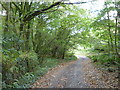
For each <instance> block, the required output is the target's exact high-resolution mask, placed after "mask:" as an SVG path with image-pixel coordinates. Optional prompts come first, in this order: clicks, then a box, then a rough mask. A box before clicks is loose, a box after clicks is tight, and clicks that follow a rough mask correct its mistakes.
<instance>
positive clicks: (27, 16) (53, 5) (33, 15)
mask: <svg viewBox="0 0 120 90" xmlns="http://www.w3.org/2000/svg"><path fill="white" fill-rule="evenodd" d="M83 3H87V2H76V3H62V1H59V2H56V3H54V4H52V5H51V6H49V7H47V8H45V9H41V10H38V11H34V12H33V13H31V14H27V15H26V16H25V17H24V18H23V22H27V21H30V20H31V19H33V18H34V17H35V16H37V15H39V14H41V13H46V12H45V11H47V10H49V9H51V8H53V7H55V6H58V5H60V4H83ZM53 11H55V10H53ZM48 12H49V11H48Z"/></svg>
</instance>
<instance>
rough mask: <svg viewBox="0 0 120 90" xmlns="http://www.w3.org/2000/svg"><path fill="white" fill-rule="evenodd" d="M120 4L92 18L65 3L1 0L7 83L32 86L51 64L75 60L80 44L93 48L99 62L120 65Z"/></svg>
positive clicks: (112, 5) (83, 11)
mask: <svg viewBox="0 0 120 90" xmlns="http://www.w3.org/2000/svg"><path fill="white" fill-rule="evenodd" d="M80 4H82V3H80ZM119 4H120V2H108V3H105V7H104V9H103V10H101V11H100V12H99V14H98V16H97V17H91V14H90V13H88V12H87V11H86V10H85V9H82V8H78V7H77V6H75V5H70V4H65V3H64V2H54V3H53V2H1V5H2V11H3V12H5V15H1V16H2V31H3V35H2V50H1V52H2V61H1V62H2V74H3V76H2V81H3V82H2V85H3V87H4V88H6V87H12V88H13V87H15V88H26V87H30V84H31V83H33V82H34V81H35V80H36V79H37V78H38V77H39V76H41V75H43V74H44V73H45V72H46V71H47V70H48V69H49V68H51V67H54V66H55V65H58V64H59V63H61V62H63V61H69V60H75V59H76V58H75V56H74V53H73V50H74V49H77V47H78V45H80V46H82V47H84V48H90V49H89V50H90V51H91V52H92V55H91V56H90V57H91V58H92V59H93V60H94V61H95V62H96V61H100V62H102V63H111V64H115V65H119V57H120V53H119V52H120V41H119V40H120V37H119V35H120V27H118V24H119V23H118V18H119V16H120V9H119V8H118V6H119ZM112 11H114V12H116V13H117V16H110V13H111V12H112ZM111 18H112V19H111Z"/></svg>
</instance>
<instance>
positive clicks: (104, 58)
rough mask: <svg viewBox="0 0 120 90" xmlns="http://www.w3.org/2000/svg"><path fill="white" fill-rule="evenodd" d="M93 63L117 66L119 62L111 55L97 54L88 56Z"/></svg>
mask: <svg viewBox="0 0 120 90" xmlns="http://www.w3.org/2000/svg"><path fill="white" fill-rule="evenodd" d="M89 57H90V59H91V60H93V62H96V63H100V64H103V65H106V64H110V65H117V66H118V65H119V62H120V61H119V60H118V58H115V57H116V56H114V55H113V54H98V55H93V56H89Z"/></svg>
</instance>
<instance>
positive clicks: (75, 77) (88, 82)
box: [33, 56, 117, 88]
mask: <svg viewBox="0 0 120 90" xmlns="http://www.w3.org/2000/svg"><path fill="white" fill-rule="evenodd" d="M77 57H78V60H76V61H71V62H68V63H66V64H62V65H59V66H58V67H56V68H54V69H52V70H50V71H49V72H48V73H47V74H46V75H44V76H43V77H42V78H41V79H40V80H38V81H37V82H36V83H34V85H33V88H116V87H117V79H115V80H111V77H114V76H110V77H109V76H108V75H107V74H105V76H106V77H105V79H107V81H108V83H106V82H107V81H104V80H105V79H104V77H103V76H104V74H103V73H101V72H99V70H98V69H96V68H94V66H93V65H92V63H91V61H90V59H89V58H87V57H85V56H77ZM110 75H114V73H113V74H112V73H110ZM109 78H110V79H109ZM113 79H114V78H113Z"/></svg>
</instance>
